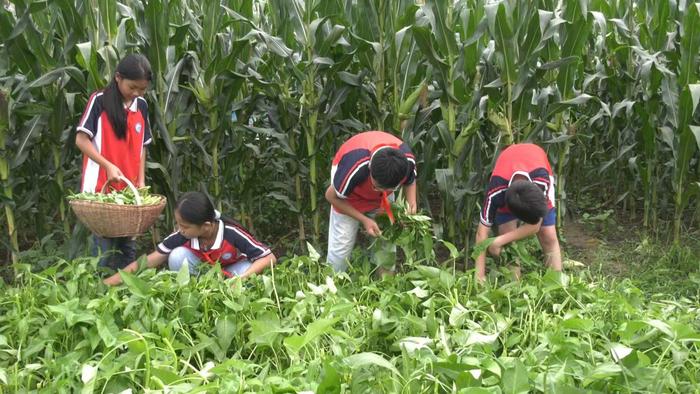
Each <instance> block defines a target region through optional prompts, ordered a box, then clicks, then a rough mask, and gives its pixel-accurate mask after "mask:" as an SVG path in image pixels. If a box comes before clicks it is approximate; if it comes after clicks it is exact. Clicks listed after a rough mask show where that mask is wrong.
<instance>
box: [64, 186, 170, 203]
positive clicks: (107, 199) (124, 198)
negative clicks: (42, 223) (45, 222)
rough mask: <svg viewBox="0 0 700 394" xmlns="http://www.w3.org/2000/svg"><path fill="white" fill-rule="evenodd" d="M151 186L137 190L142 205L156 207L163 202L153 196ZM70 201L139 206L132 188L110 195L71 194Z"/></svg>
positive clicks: (158, 197)
mask: <svg viewBox="0 0 700 394" xmlns="http://www.w3.org/2000/svg"><path fill="white" fill-rule="evenodd" d="M149 188H150V187H149V186H146V187H142V188H139V189H137V190H138V193H139V196H140V197H141V205H155V204H158V203H160V202H161V200H162V197H161V196H158V195H154V194H151V193H150V191H149ZM67 199H68V200H85V201H94V202H100V203H107V204H117V205H137V200H136V196H135V195H134V192H133V191H132V190H131V189H130V188H125V189H124V190H119V191H117V190H113V191H111V192H109V193H92V192H82V193H76V194H71V195H69V196H68V197H67Z"/></svg>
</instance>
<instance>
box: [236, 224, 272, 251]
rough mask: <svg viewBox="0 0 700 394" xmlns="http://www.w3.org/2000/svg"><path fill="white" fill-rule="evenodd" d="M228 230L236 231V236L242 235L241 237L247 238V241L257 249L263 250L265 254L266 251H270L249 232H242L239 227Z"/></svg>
mask: <svg viewBox="0 0 700 394" xmlns="http://www.w3.org/2000/svg"><path fill="white" fill-rule="evenodd" d="M226 228H227V229H229V230H233V231H235V232H236V234H238V235H240V236H241V237H243V238H245V240H246V241H248V242H249V243H250V244H251V245H253V246H254V247H256V248H257V249H259V250H262V251H263V252H264V251H265V250H269V249H268V248H267V247H266V246H265V245H264V244H262V243H261V242H259V241H258V240H256V239H255V238H253V236H251V235H250V234H248V233H247V232H245V231H243V230H241V229H240V228H238V227H233V226H226Z"/></svg>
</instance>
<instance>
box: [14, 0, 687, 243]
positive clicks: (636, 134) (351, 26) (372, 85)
mask: <svg viewBox="0 0 700 394" xmlns="http://www.w3.org/2000/svg"><path fill="white" fill-rule="evenodd" d="M699 32H700V5H699V4H698V3H693V2H685V1H680V2H665V1H596V0H562V1H557V2H555V1H550V0H540V1H522V0H506V1H478V0H456V1H448V0H435V1H419V0H416V1H406V0H396V1H388V0H373V1H369V0H308V1H303V0H293V1H287V0H269V1H264V0H260V1H253V0H247V1H246V0H236V1H220V0H201V1H187V0H181V1H162V0H149V1H147V2H141V1H131V0H124V1H119V2H118V1H115V0H104V1H97V0H86V1H70V0H59V1H49V2H47V1H23V0H16V1H5V2H4V3H3V7H1V8H0V35H1V36H2V40H1V41H0V42H1V44H0V152H2V155H1V157H0V182H1V183H2V199H1V200H0V203H1V204H2V205H3V207H4V210H3V212H4V213H3V226H6V227H4V228H5V230H4V231H3V235H2V238H1V239H2V245H3V248H5V249H6V250H7V251H8V252H7V253H6V255H9V253H14V252H17V250H18V249H19V248H20V247H21V246H22V245H28V244H31V243H32V242H33V240H36V239H41V238H42V237H46V236H48V235H52V234H63V235H64V236H65V237H70V235H71V232H72V231H73V230H72V229H73V223H74V218H73V217H72V215H70V213H69V210H68V209H67V204H66V201H65V198H64V196H65V195H67V194H70V192H73V191H76V189H77V188H78V182H79V177H80V170H79V167H80V166H79V158H80V155H79V151H78V150H77V149H76V148H75V146H74V144H73V140H74V133H75V125H76V124H77V121H78V118H79V116H80V115H81V113H82V110H83V108H84V105H85V103H86V100H87V98H88V97H89V94H90V92H92V91H94V90H96V89H100V88H103V87H104V86H105V85H106V83H107V82H108V81H109V80H110V78H111V77H112V75H113V74H114V68H115V65H116V62H117V60H118V59H120V58H121V57H123V56H124V55H125V54H127V53H131V52H140V53H143V54H145V55H146V56H147V57H148V59H149V60H150V62H151V63H152V66H153V70H154V75H155V78H154V81H153V83H152V85H151V88H150V90H149V91H148V93H147V97H146V99H147V101H148V102H149V105H150V116H151V119H150V121H151V124H152V128H153V133H154V144H153V145H152V146H151V147H150V149H149V158H148V160H149V162H148V165H147V178H148V183H149V184H151V185H153V190H154V191H156V192H158V193H161V194H164V195H166V196H168V197H174V196H176V195H178V194H179V193H180V192H181V191H186V190H203V191H207V192H209V193H210V194H211V195H212V196H213V197H214V199H215V200H216V201H217V203H218V204H219V206H220V207H222V208H223V209H225V210H228V211H231V212H234V213H235V214H236V215H237V216H238V218H239V219H240V220H242V221H243V222H244V223H247V224H248V225H250V226H253V225H255V226H256V227H262V228H267V227H273V226H275V225H276V224H277V223H279V220H280V218H283V220H284V221H285V222H286V223H288V226H287V227H288V230H289V231H290V232H291V233H292V235H290V238H289V239H293V240H299V241H300V242H298V245H299V247H302V248H303V245H305V244H306V241H307V240H309V241H312V242H316V243H317V242H319V240H321V239H322V237H321V233H322V232H323V229H324V226H325V225H324V224H323V223H324V220H326V216H327V204H326V203H325V201H322V199H323V190H324V188H325V185H327V182H328V174H329V168H330V157H331V155H332V154H333V152H334V151H335V149H336V148H337V147H338V146H339V145H340V144H341V143H342V142H343V141H344V140H345V139H347V138H348V137H349V136H350V135H352V134H353V133H356V132H358V131H363V130H375V129H377V130H387V131H389V132H391V133H394V134H396V135H398V136H400V137H402V138H403V139H404V140H406V141H407V142H409V144H410V145H411V146H412V147H413V149H414V151H415V152H416V153H417V157H418V159H419V161H418V168H419V180H418V182H419V190H421V191H422V193H421V195H420V198H421V201H420V202H419V205H420V207H421V208H422V209H423V210H424V211H425V212H427V213H428V214H429V215H431V216H432V217H434V218H435V220H436V229H437V230H438V234H439V235H440V236H441V237H442V238H444V239H446V240H450V241H452V242H454V243H456V244H458V245H461V246H465V247H468V246H469V239H470V238H472V232H473V229H474V227H475V223H476V221H477V219H476V217H477V215H476V213H477V212H478V205H479V203H480V200H481V196H482V193H483V185H484V184H485V182H486V180H487V177H488V175H489V170H490V168H491V166H492V164H493V161H494V157H495V155H496V154H497V152H498V151H499V149H500V148H501V147H503V146H504V145H505V144H508V143H512V142H520V141H533V142H536V143H539V144H541V145H542V146H544V147H545V148H546V150H547V151H548V154H549V156H550V158H551V160H552V161H553V166H554V170H555V172H556V174H557V176H558V178H557V192H558V199H559V205H558V207H559V215H560V216H559V217H560V218H562V219H563V220H566V216H565V213H566V212H567V202H568V201H569V196H570V195H572V194H573V193H579V192H593V194H594V195H595V196H596V197H598V198H600V199H601V201H605V202H606V204H607V205H608V206H611V207H615V208H616V209H621V210H624V211H625V212H628V213H629V214H630V215H643V223H644V226H645V227H646V228H662V229H663V228H667V229H668V231H669V233H670V234H672V237H673V238H674V239H675V240H676V241H678V239H679V236H680V234H681V232H682V230H683V229H684V228H685V226H689V225H692V224H693V223H697V220H698V218H699V217H700V204H698V203H697V199H696V198H695V196H696V194H697V192H698V191H699V190H700V183H699V182H698V181H699V178H700V176H699V175H700V174H699V169H700V161H698V154H697V147H698V145H699V144H700V127H699V126H697V124H700V123H699V122H698V120H697V115H696V113H695V109H696V107H697V103H698V100H699V99H700V84H698V76H699V75H700V72H699V68H698V57H697V54H698V49H700V34H698V33H699ZM170 200H173V198H170ZM662 218H665V220H662ZM168 221H169V222H170V223H172V218H168ZM266 226H267V227H266ZM664 226H665V227H664Z"/></svg>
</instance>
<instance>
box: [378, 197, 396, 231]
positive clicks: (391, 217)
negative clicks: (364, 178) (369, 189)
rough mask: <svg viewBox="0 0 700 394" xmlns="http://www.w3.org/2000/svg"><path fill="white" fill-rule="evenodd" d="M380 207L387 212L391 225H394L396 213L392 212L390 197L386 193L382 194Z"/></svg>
mask: <svg viewBox="0 0 700 394" xmlns="http://www.w3.org/2000/svg"><path fill="white" fill-rule="evenodd" d="M380 205H381V207H382V209H384V211H385V212H386V215H387V216H388V217H389V221H390V222H391V224H394V213H393V212H392V211H391V203H390V202H389V195H388V194H387V192H386V191H383V192H382V202H381V204H380Z"/></svg>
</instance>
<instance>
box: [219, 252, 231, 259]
mask: <svg viewBox="0 0 700 394" xmlns="http://www.w3.org/2000/svg"><path fill="white" fill-rule="evenodd" d="M231 257H233V255H232V254H231V253H224V254H223V255H222V256H221V259H222V260H228V259H230V258H231Z"/></svg>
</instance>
